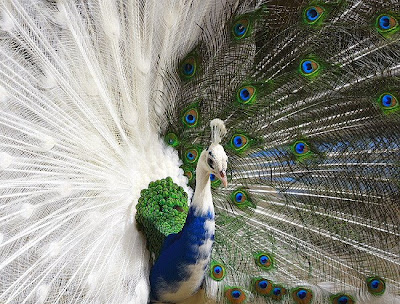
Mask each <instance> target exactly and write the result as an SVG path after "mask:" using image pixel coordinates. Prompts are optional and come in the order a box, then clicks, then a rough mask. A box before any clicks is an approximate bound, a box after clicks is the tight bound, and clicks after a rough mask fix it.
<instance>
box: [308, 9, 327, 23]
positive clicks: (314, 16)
mask: <svg viewBox="0 0 400 304" xmlns="http://www.w3.org/2000/svg"><path fill="white" fill-rule="evenodd" d="M304 14H305V17H306V21H307V23H309V24H313V23H316V22H317V21H318V20H319V19H320V18H321V16H322V15H323V14H324V9H323V8H322V7H320V6H312V7H309V8H307V9H306V10H305V13H304Z"/></svg>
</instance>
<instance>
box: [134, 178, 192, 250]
mask: <svg viewBox="0 0 400 304" xmlns="http://www.w3.org/2000/svg"><path fill="white" fill-rule="evenodd" d="M187 200H188V197H187V194H186V192H185V191H184V190H183V188H182V187H180V186H178V185H177V184H175V183H174V182H173V181H172V178H170V177H167V178H165V179H162V180H157V181H154V182H151V183H150V184H149V186H148V188H147V189H143V190H142V191H141V193H140V198H139V202H138V204H137V205H136V210H137V212H136V223H137V225H138V228H139V229H140V230H142V231H143V232H144V234H145V236H146V240H147V247H148V249H149V250H150V252H152V253H154V254H155V255H156V257H157V256H158V255H159V253H160V250H161V247H162V244H163V241H164V239H165V237H167V236H168V235H170V234H172V233H178V232H179V231H181V229H182V228H183V226H184V224H185V221H186V216H187V214H188V211H189V207H188V203H187Z"/></svg>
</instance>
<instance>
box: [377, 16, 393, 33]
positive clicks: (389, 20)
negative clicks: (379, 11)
mask: <svg viewBox="0 0 400 304" xmlns="http://www.w3.org/2000/svg"><path fill="white" fill-rule="evenodd" d="M376 23H377V25H378V28H379V29H380V30H381V31H384V32H387V31H391V30H393V29H395V28H396V26H398V23H397V20H396V18H394V17H393V16H391V15H389V14H384V15H380V16H378V18H377V19H376Z"/></svg>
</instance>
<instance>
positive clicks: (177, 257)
mask: <svg viewBox="0 0 400 304" xmlns="http://www.w3.org/2000/svg"><path fill="white" fill-rule="evenodd" d="M213 241H214V212H213V210H212V211H211V210H210V211H209V212H207V213H206V214H201V215H199V214H198V210H197V209H196V207H190V209H189V213H188V216H187V219H186V223H185V225H184V227H183V229H182V230H181V231H180V232H179V233H177V234H171V235H169V236H168V237H167V238H166V239H165V241H164V244H163V247H162V249H161V254H160V256H159V257H158V259H157V261H156V262H155V264H154V266H153V268H152V269H151V272H150V285H151V298H152V300H157V301H171V302H173V301H179V300H182V299H184V298H187V297H189V296H190V295H191V294H193V293H194V292H196V291H197V290H198V289H199V288H200V285H201V283H202V281H203V278H204V273H205V268H204V267H201V268H202V269H201V270H202V271H203V274H202V275H201V276H199V278H198V279H197V280H193V271H194V270H195V269H194V268H196V264H199V263H200V262H204V265H205V266H207V265H208V262H209V260H210V256H211V245H212V242H213ZM208 245H209V248H208ZM202 246H203V247H202ZM204 247H207V248H204ZM196 271H197V272H198V269H196ZM197 276H198V274H197ZM189 279H190V284H191V286H190V287H189V288H187V287H185V286H184V285H185V284H184V283H185V281H186V282H187V281H188V280H189ZM182 289H187V290H182ZM171 294H176V295H177V297H181V296H182V294H184V296H183V298H182V299H181V298H176V299H174V298H173V296H172V298H171ZM178 294H179V295H178Z"/></svg>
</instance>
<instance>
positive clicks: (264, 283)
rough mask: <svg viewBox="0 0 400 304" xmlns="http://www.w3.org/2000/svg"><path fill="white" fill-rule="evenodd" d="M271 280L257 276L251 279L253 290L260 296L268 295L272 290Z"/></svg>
mask: <svg viewBox="0 0 400 304" xmlns="http://www.w3.org/2000/svg"><path fill="white" fill-rule="evenodd" d="M272 285H273V284H272V282H271V281H270V280H267V279H265V278H257V279H255V280H253V286H254V289H255V291H256V292H257V293H258V294H259V295H262V296H266V295H269V294H270V293H271V291H272Z"/></svg>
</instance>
